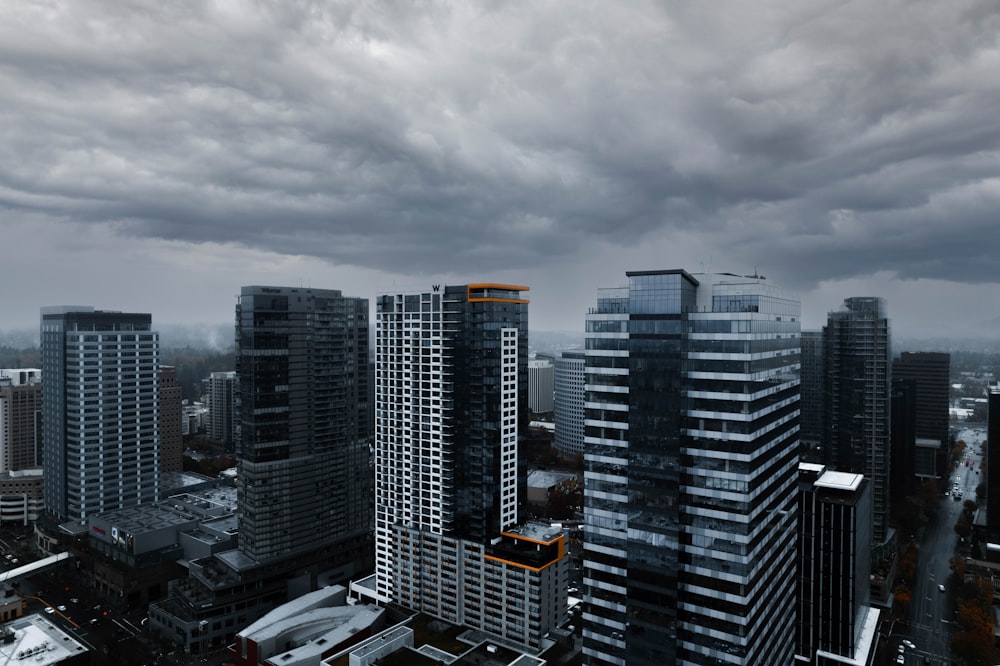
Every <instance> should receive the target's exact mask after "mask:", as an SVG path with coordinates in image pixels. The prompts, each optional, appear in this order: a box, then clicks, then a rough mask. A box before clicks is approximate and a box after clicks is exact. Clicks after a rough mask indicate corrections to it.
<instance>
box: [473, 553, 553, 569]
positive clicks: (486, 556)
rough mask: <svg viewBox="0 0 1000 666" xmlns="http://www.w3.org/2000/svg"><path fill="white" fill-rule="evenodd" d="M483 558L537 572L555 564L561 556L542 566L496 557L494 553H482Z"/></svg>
mask: <svg viewBox="0 0 1000 666" xmlns="http://www.w3.org/2000/svg"><path fill="white" fill-rule="evenodd" d="M483 559H486V560H493V561H494V562H501V563H503V564H509V565H510V566H512V567H517V568H518V569H528V570H529V571H534V572H536V573H538V572H540V571H543V570H544V569H548V568H549V567H551V566H552V565H553V564H555V563H556V562H558V561H559V560H561V559H562V557H558V558H556V559H554V560H552V561H551V562H549V563H548V564H546V565H545V566H544V567H533V566H531V565H528V564H521V563H520V562H514V561H513V560H505V559H503V558H502V557H497V556H495V555H485V554H484V555H483Z"/></svg>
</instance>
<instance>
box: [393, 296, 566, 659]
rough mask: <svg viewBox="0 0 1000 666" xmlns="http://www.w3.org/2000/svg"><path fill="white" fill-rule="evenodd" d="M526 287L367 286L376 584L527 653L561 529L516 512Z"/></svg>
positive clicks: (553, 611) (551, 578)
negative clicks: (372, 344)
mask: <svg viewBox="0 0 1000 666" xmlns="http://www.w3.org/2000/svg"><path fill="white" fill-rule="evenodd" d="M526 290H527V288H526V287H520V286H514V285H503V284H469V285H460V286H445V287H434V288H433V289H432V290H430V291H427V292H424V293H405V294H404V293H400V294H387V295H382V296H379V297H378V300H377V301H376V305H377V323H376V426H375V429H376V437H375V442H376V447H375V456H376V457H375V473H376V485H375V488H376V507H377V508H376V521H375V533H376V573H375V577H374V578H375V580H374V594H375V596H376V598H377V599H378V600H379V601H381V602H384V603H388V602H394V603H398V604H400V605H402V606H403V607H405V608H409V609H412V610H416V611H423V612H426V613H429V614H431V615H433V616H435V617H438V618H441V619H443V620H446V621H448V622H451V623H454V624H459V625H464V626H468V627H472V628H475V629H479V630H482V631H484V632H487V633H489V634H491V635H494V636H497V637H500V638H503V639H505V640H507V641H511V642H514V643H517V644H519V645H523V646H525V647H528V648H530V649H534V650H538V649H540V648H541V647H542V645H543V642H544V637H545V634H546V633H548V631H549V630H550V629H552V628H555V627H556V626H558V624H559V623H560V622H561V621H562V620H563V619H564V617H565V613H566V592H565V590H566V580H567V575H568V571H567V568H568V564H567V562H568V561H567V559H566V557H565V538H564V536H563V535H562V534H560V533H553V531H552V530H551V529H549V528H548V526H547V525H546V526H536V525H532V524H526V523H524V522H523V517H524V504H525V501H526V476H527V475H526V468H525V465H524V460H523V458H522V456H521V455H520V454H519V451H518V435H519V434H520V433H521V432H523V430H524V429H525V427H526V425H527V422H526V418H525V416H526V412H527V371H528V358H527V355H528V354H527V352H528V301H527V299H526V298H524V296H523V295H522V292H524V291H526Z"/></svg>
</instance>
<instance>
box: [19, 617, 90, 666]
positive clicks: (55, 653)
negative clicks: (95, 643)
mask: <svg viewBox="0 0 1000 666" xmlns="http://www.w3.org/2000/svg"><path fill="white" fill-rule="evenodd" d="M7 629H9V630H10V631H12V632H14V640H13V642H11V643H3V642H2V641H0V666H8V664H10V666H14V665H15V664H17V665H21V664H30V665H31V666H49V664H58V663H60V662H62V661H65V660H67V659H69V658H70V657H74V656H76V655H78V654H83V653H84V652H87V648H86V647H84V645H83V644H82V643H80V642H78V641H77V640H76V639H75V638H73V637H72V636H70V635H69V634H67V633H66V632H64V631H63V630H62V629H60V628H59V627H57V626H56V625H54V624H52V622H50V621H49V620H48V619H46V618H45V617H43V616H42V615H39V614H37V613H36V614H33V615H26V616H25V617H21V618H17V619H16V620H12V621H11V622H8V623H7Z"/></svg>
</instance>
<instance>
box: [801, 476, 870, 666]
mask: <svg viewBox="0 0 1000 666" xmlns="http://www.w3.org/2000/svg"><path fill="white" fill-rule="evenodd" d="M870 504H871V485H870V484H869V482H868V481H867V480H866V479H865V478H864V476H863V475H861V474H851V473H848V472H833V471H828V470H827V469H826V468H825V466H823V465H819V464H813V463H802V464H801V465H799V506H798V511H799V558H800V559H799V572H798V578H799V586H798V601H799V618H798V623H797V627H798V635H797V639H798V648H797V654H798V655H799V658H800V660H801V663H804V664H870V663H871V660H872V658H873V657H874V648H875V633H876V630H877V628H878V615H879V614H878V611H877V610H875V609H873V608H872V607H871V606H870V605H869V601H870V598H871V594H870V585H869V581H868V573H869V570H870V569H869V550H870V547H871V520H870V516H871V506H870Z"/></svg>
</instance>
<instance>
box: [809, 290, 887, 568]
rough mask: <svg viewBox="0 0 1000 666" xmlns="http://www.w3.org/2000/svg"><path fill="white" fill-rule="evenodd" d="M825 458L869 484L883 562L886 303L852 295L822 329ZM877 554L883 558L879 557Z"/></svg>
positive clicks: (874, 541) (874, 530) (876, 540)
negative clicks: (825, 414)
mask: <svg viewBox="0 0 1000 666" xmlns="http://www.w3.org/2000/svg"><path fill="white" fill-rule="evenodd" d="M823 337H824V345H825V348H826V349H825V364H826V377H827V380H826V405H827V410H828V411H827V416H826V424H827V436H828V438H829V439H828V440H827V444H826V445H825V447H826V451H827V454H828V456H829V458H828V460H829V461H830V462H831V463H832V466H833V467H835V468H836V469H837V470H839V471H843V472H853V473H855V474H864V475H865V476H866V477H867V478H868V479H869V480H870V481H871V483H872V545H873V547H874V549H875V553H874V557H876V558H881V557H882V555H884V554H885V553H884V551H885V548H887V547H888V545H887V544H888V542H889V541H890V540H891V534H890V528H889V475H890V468H889V467H890V466H889V460H890V455H889V451H890V432H889V427H890V416H889V414H890V398H889V392H890V387H891V383H892V372H891V369H892V367H891V359H892V354H891V351H890V336H889V319H888V316H887V314H886V306H885V300H884V299H882V298H877V297H871V296H856V297H852V298H848V299H845V300H844V304H843V306H842V307H841V308H840V309H839V310H835V311H833V312H830V313H829V314H828V316H827V322H826V327H825V328H824V329H823ZM880 553H881V554H880Z"/></svg>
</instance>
